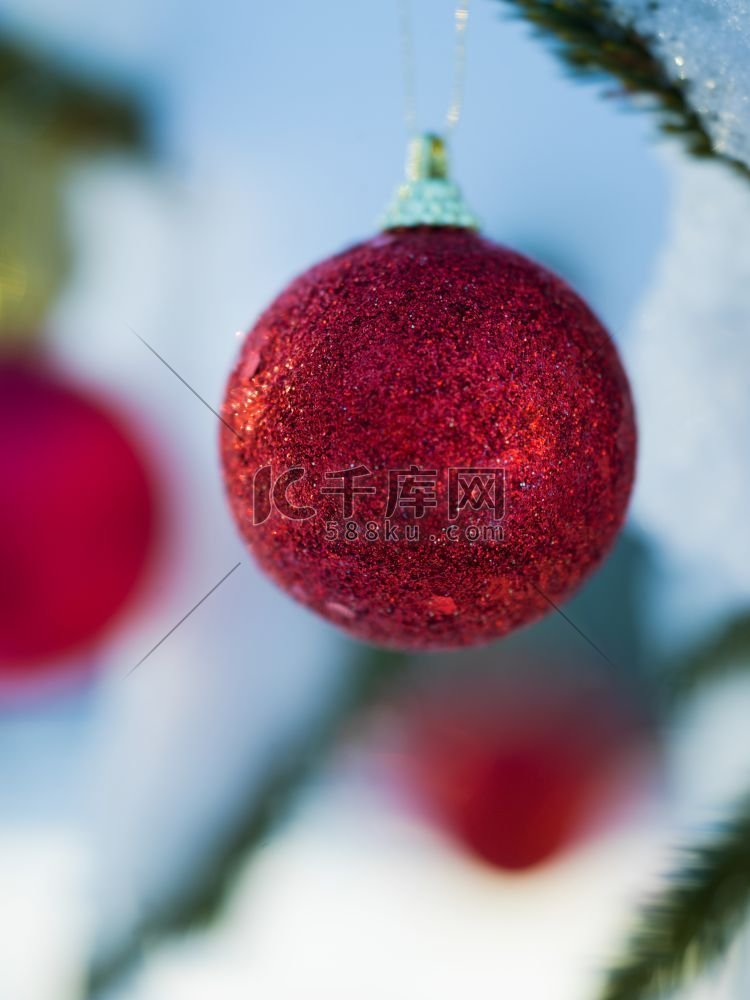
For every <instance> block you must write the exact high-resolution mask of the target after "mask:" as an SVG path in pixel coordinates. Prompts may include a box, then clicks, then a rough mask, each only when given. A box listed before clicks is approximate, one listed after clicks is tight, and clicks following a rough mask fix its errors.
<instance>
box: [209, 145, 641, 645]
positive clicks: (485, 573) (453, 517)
mask: <svg viewBox="0 0 750 1000" xmlns="http://www.w3.org/2000/svg"><path fill="white" fill-rule="evenodd" d="M430 162H432V161H430ZM432 165H433V166H434V163H433V164H432ZM422 173H424V171H422ZM427 173H428V175H429V171H428V172H427ZM417 175H418V176H421V175H420V174H419V171H417ZM415 199H416V201H415ZM391 218H392V221H393V228H392V229H390V230H388V231H386V232H383V233H381V234H380V235H379V236H376V237H375V238H374V239H371V240H369V241H367V242H365V243H362V244H360V245H358V246H355V247H353V248H352V249H350V250H347V251H345V252H344V253H342V254H339V255H338V256H336V257H333V258H331V259H330V260H326V261H324V262H323V263H321V264H318V265H317V266H316V267H313V268H312V269H311V270H310V271H308V272H307V273H306V274H303V275H302V276H301V277H300V278H298V279H297V280H296V281H294V282H293V283H292V284H291V285H290V286H289V287H288V288H287V289H286V291H284V292H283V293H282V294H281V295H280V296H279V297H278V298H277V299H276V300H275V302H273V303H272V305H271V306H270V307H269V308H268V310H267V311H266V312H265V313H264V314H263V315H262V316H261V318H260V319H259V321H258V322H257V324H256V326H255V327H254V328H253V330H252V331H251V332H250V334H249V335H248V337H247V340H246V342H245V345H244V347H243V349H242V351H241V354H240V358H239V362H238V364H237V366H236V368H235V369H234V371H233V373H232V375H231V377H230V379H229V385H228V388H227V394H226V400H225V404H224V410H223V416H224V419H225V421H226V424H227V425H228V427H226V426H225V427H223V428H222V453H223V462H224V472H225V481H226V487H227V491H228V495H229V499H230V502H231V505H232V509H233V512H234V516H235V518H236V520H237V523H238V525H239V528H240V531H241V532H242V534H243V536H244V538H245V539H246V541H247V543H248V545H249V547H250V550H251V551H252V553H253V555H254V556H255V558H256V559H257V561H258V562H259V564H260V565H261V566H262V567H263V569H264V570H265V571H266V572H267V573H268V574H269V575H270V576H271V577H272V578H273V579H274V580H275V581H276V582H277V583H279V584H280V585H281V586H282V587H283V588H284V589H285V590H287V591H288V592H289V593H290V594H291V595H292V596H293V597H295V598H296V599H297V600H299V601H301V602H302V603H303V604H306V605H307V606H308V607H310V608H312V609H313V610H315V611H317V612H318V613H320V614H321V615H323V616H324V617H326V618H327V619H329V620H330V621H331V622H333V623H334V624H336V625H338V626H340V627H341V628H343V629H345V630H346V631H348V632H350V633H351V634H352V635H354V636H357V637H358V638H360V639H364V640H365V641H369V642H373V643H376V644H382V645H386V646H395V647H401V648H421V649H437V648H447V647H455V646H466V645H471V644H474V643H481V642H488V641H490V640H492V639H494V638H497V637H498V636H502V635H505V634H506V633H507V632H509V631H510V630H511V629H514V628H516V627H517V626H519V625H523V624H525V623H527V622H531V621H533V620H534V619H536V618H539V617H540V616H541V615H543V614H544V613H545V612H547V611H548V610H549V608H550V602H551V601H554V602H558V601H561V600H564V599H565V598H566V597H567V596H568V595H569V594H570V593H571V592H572V591H573V590H574V589H575V588H576V587H577V586H578V585H579V584H580V583H581V582H582V581H583V580H584V579H585V578H586V577H587V576H588V575H589V574H590V573H591V571H592V570H593V569H594V568H595V567H596V566H597V565H598V564H599V563H600V562H601V560H602V558H603V557H604V555H605V553H606V552H607V550H608V549H609V548H610V546H611V544H612V542H613V540H614V538H615V535H616V534H617V532H618V530H619V528H620V527H621V525H622V522H623V518H624V515H625V510H626V507H627V502H628V497H629V494H630V489H631V484H632V479H633V467H634V457H635V426H634V419H633V407H632V402H631V398H630V392H629V389H628V384H627V380H626V377H625V374H624V372H623V369H622V366H621V364H620V361H619V359H618V356H617V352H616V350H615V347H614V345H613V344H612V341H611V340H610V338H609V336H608V335H607V332H606V331H605V329H604V328H603V327H602V325H601V324H600V323H599V321H598V320H597V319H596V317H595V316H594V315H593V313H592V312H591V310H590V309H589V308H588V306H587V305H586V304H585V303H584V302H583V301H582V300H581V299H580V298H579V297H578V296H577V295H575V293H574V292H572V291H571V289H570V288H568V286H567V285H566V284H565V283H564V282H563V281H561V280H560V279H559V278H557V277H555V276H554V275H553V274H551V273H550V272H549V271H547V270H545V269H544V268H542V267H540V266H539V265H538V264H535V263H533V262H532V261H530V260H528V259H526V258H525V257H522V256H520V255H519V254H517V253H514V252H513V251H512V250H508V249H506V248H504V247H500V246H497V245H495V244H493V243H491V242H489V241H488V240H486V239H483V238H482V237H481V236H479V235H477V234H476V233H474V232H472V231H470V229H468V228H464V225H465V219H466V216H465V211H464V210H463V209H462V207H461V206H460V203H458V201H457V193H456V189H455V186H454V185H452V184H451V183H450V182H449V181H447V180H446V179H444V178H442V179H441V178H439V177H438V178H432V179H429V177H428V180H424V181H417V182H415V183H414V184H413V185H412V187H411V189H409V190H406V193H404V192H402V194H401V198H400V201H399V204H397V206H396V208H394V209H393V210H392V212H391ZM425 219H427V220H430V224H429V225H423V224H417V225H414V226H412V221H414V220H416V222H417V223H420V222H423V221H424V220H425ZM446 220H447V221H448V222H450V223H451V224H449V225H446V224H443V225H435V224H434V223H435V222H436V221H438V222H440V221H446Z"/></svg>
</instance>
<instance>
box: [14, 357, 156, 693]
mask: <svg viewBox="0 0 750 1000" xmlns="http://www.w3.org/2000/svg"><path fill="white" fill-rule="evenodd" d="M0 480H2V484H3V485H2V491H1V492H0V676H2V677H5V678H8V677H10V678H17V679H19V680H20V679H21V678H25V677H29V678H30V677H33V676H34V675H36V674H41V673H44V672H46V671H49V670H52V669H54V664H55V662H56V661H57V659H58V658H60V657H68V656H71V655H74V654H75V653H77V652H84V651H85V650H86V649H89V648H90V647H91V646H92V645H93V644H94V643H95V642H96V640H98V639H99V638H100V637H101V635H102V632H103V631H104V629H105V628H106V626H107V625H108V624H109V623H110V622H111V620H112V618H113V617H114V616H115V615H116V614H117V612H119V611H120V610H121V608H122V606H123V604H124V603H125V601H126V600H127V598H128V597H129V596H130V595H131V592H132V591H133V589H134V587H135V585H136V584H137V582H138V580H139V579H140V578H141V576H142V573H143V570H144V566H145V563H146V560H147V556H148V554H149V550H150V547H151V543H152V539H153V536H154V529H155V516H156V512H155V497H154V490H153V486H152V483H151V480H150V477H149V475H148V473H147V471H146V468H145V466H144V464H143V460H142V458H141V456H140V455H139V454H138V451H137V450H136V448H135V446H134V444H133V443H132V441H131V440H130V438H129V436H128V435H127V434H126V432H125V431H124V429H123V428H122V427H121V426H120V424H119V422H118V421H117V420H116V419H115V418H114V417H113V416H112V414H110V413H109V412H108V411H107V410H106V409H104V408H103V407H102V406H101V405H100V404H99V403H98V402H95V401H94V400H92V399H90V398H89V397H88V396H86V395H84V394H83V393H82V392H81V391H80V390H79V389H78V388H77V387H75V386H72V385H70V384H68V383H67V382H66V381H65V380H64V379H63V378H62V377H61V376H60V375H58V374H57V373H55V372H53V371H52V370H51V369H46V368H45V367H44V366H43V365H42V364H40V363H39V362H38V361H37V360H36V359H31V358H29V359H23V360H19V359H14V360H10V359H5V360H4V361H2V362H0Z"/></svg>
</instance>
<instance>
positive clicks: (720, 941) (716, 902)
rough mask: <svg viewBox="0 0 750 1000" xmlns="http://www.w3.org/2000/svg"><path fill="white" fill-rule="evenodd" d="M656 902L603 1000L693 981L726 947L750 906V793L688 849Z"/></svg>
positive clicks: (656, 992)
mask: <svg viewBox="0 0 750 1000" xmlns="http://www.w3.org/2000/svg"><path fill="white" fill-rule="evenodd" d="M669 883H670V884H669V886H668V888H667V889H666V890H665V891H664V892H663V894H662V895H660V896H657V897H656V898H655V899H654V900H652V901H651V902H650V903H648V904H647V905H646V906H645V908H644V910H643V912H642V914H641V917H640V920H639V922H638V926H637V928H636V930H635V932H634V934H633V936H632V937H631V940H630V943H629V945H628V946H627V949H626V952H625V955H624V957H623V959H622V960H621V961H620V962H618V963H617V964H616V965H615V966H614V967H613V968H612V970H611V971H610V972H609V973H608V975H607V977H606V981H605V984H604V987H603V989H602V990H601V992H600V993H599V997H598V1000H646V998H654V997H662V996H666V995H669V994H671V993H672V992H673V991H675V990H677V989H678V988H680V987H683V986H686V985H688V984H689V983H690V982H692V981H693V980H695V979H697V978H698V976H699V975H700V974H701V973H702V972H704V971H705V970H707V969H708V968H709V967H710V966H711V965H713V964H714V963H715V962H717V961H718V960H719V959H720V958H722V956H723V955H724V954H725V953H726V951H727V949H728V947H729V945H730V944H731V942H732V939H733V938H734V936H735V935H736V933H737V932H738V930H739V929H740V928H741V926H742V923H743V921H744V919H745V917H746V915H747V912H748V907H749V905H750V794H748V795H747V796H746V797H745V798H744V799H743V800H742V801H741V803H740V804H739V806H738V807H737V808H736V811H735V813H734V815H733V816H732V817H731V819H729V820H728V821H727V822H726V823H725V824H724V826H723V828H722V830H721V832H720V833H719V834H718V836H717V837H716V838H715V839H714V840H712V841H710V842H708V843H706V844H704V845H702V846H698V847H694V848H691V849H689V850H688V851H686V853H685V859H684V861H683V863H682V865H681V866H680V867H679V868H678V869H677V871H676V872H674V873H673V875H672V876H671V878H670V880H669Z"/></svg>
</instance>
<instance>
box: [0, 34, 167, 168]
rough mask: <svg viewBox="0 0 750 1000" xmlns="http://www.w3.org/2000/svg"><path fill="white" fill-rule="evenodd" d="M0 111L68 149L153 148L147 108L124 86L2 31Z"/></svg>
mask: <svg viewBox="0 0 750 1000" xmlns="http://www.w3.org/2000/svg"><path fill="white" fill-rule="evenodd" d="M0 114H2V115H4V116H13V117H14V118H15V119H17V120H18V121H19V122H22V123H23V127H24V129H26V130H28V131H29V132H33V133H34V135H35V136H37V137H39V138H44V139H46V140H49V141H51V142H53V143H55V144H56V145H59V146H60V147H61V148H64V149H67V150H77V149H90V148H102V147H110V146H111V147H119V148H124V149H129V150H134V151H145V150H147V149H148V147H149V144H150V143H149V138H148V134H147V128H146V123H145V121H144V114H143V109H142V108H141V107H139V106H138V102H137V101H136V100H135V99H134V97H133V95H132V94H130V93H128V92H126V91H125V90H124V89H121V88H117V87H113V86H111V85H106V86H105V85H104V84H102V82H101V81H100V80H98V79H96V78H94V77H90V76H86V75H82V74H79V73H77V72H74V71H73V70H71V69H69V68H68V67H67V66H64V65H63V64H61V63H59V62H53V61H52V60H51V59H50V58H49V56H47V55H46V54H45V53H43V52H41V51H39V50H36V49H33V48H31V47H29V46H26V45H23V44H22V43H20V42H18V41H15V40H12V39H10V38H8V37H4V36H2V35H0Z"/></svg>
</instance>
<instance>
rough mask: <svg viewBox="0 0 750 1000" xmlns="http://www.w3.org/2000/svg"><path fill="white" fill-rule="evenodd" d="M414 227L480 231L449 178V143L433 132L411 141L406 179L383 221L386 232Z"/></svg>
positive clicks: (456, 187)
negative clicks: (449, 227) (447, 146)
mask: <svg viewBox="0 0 750 1000" xmlns="http://www.w3.org/2000/svg"><path fill="white" fill-rule="evenodd" d="M413 226H454V227H456V228H458V229H478V228H479V223H478V221H477V219H476V217H475V216H474V215H473V213H472V212H471V211H470V210H469V208H468V206H467V205H466V202H465V201H464V199H463V195H462V194H461V191H460V189H459V187H458V185H457V184H456V183H455V182H454V181H452V180H451V179H450V177H449V174H448V151H447V149H446V145H445V140H444V139H442V138H441V136H439V135H435V134H434V133H432V132H425V133H424V134H423V135H418V136H415V137H414V138H413V139H412V140H411V141H410V143H409V148H408V154H407V158H406V179H405V181H404V183H403V184H400V185H399V187H398V188H397V190H396V193H395V195H394V197H393V200H392V202H391V204H390V205H389V206H388V209H387V211H386V213H385V216H384V217H383V219H382V220H381V228H382V229H402V228H404V227H413Z"/></svg>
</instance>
